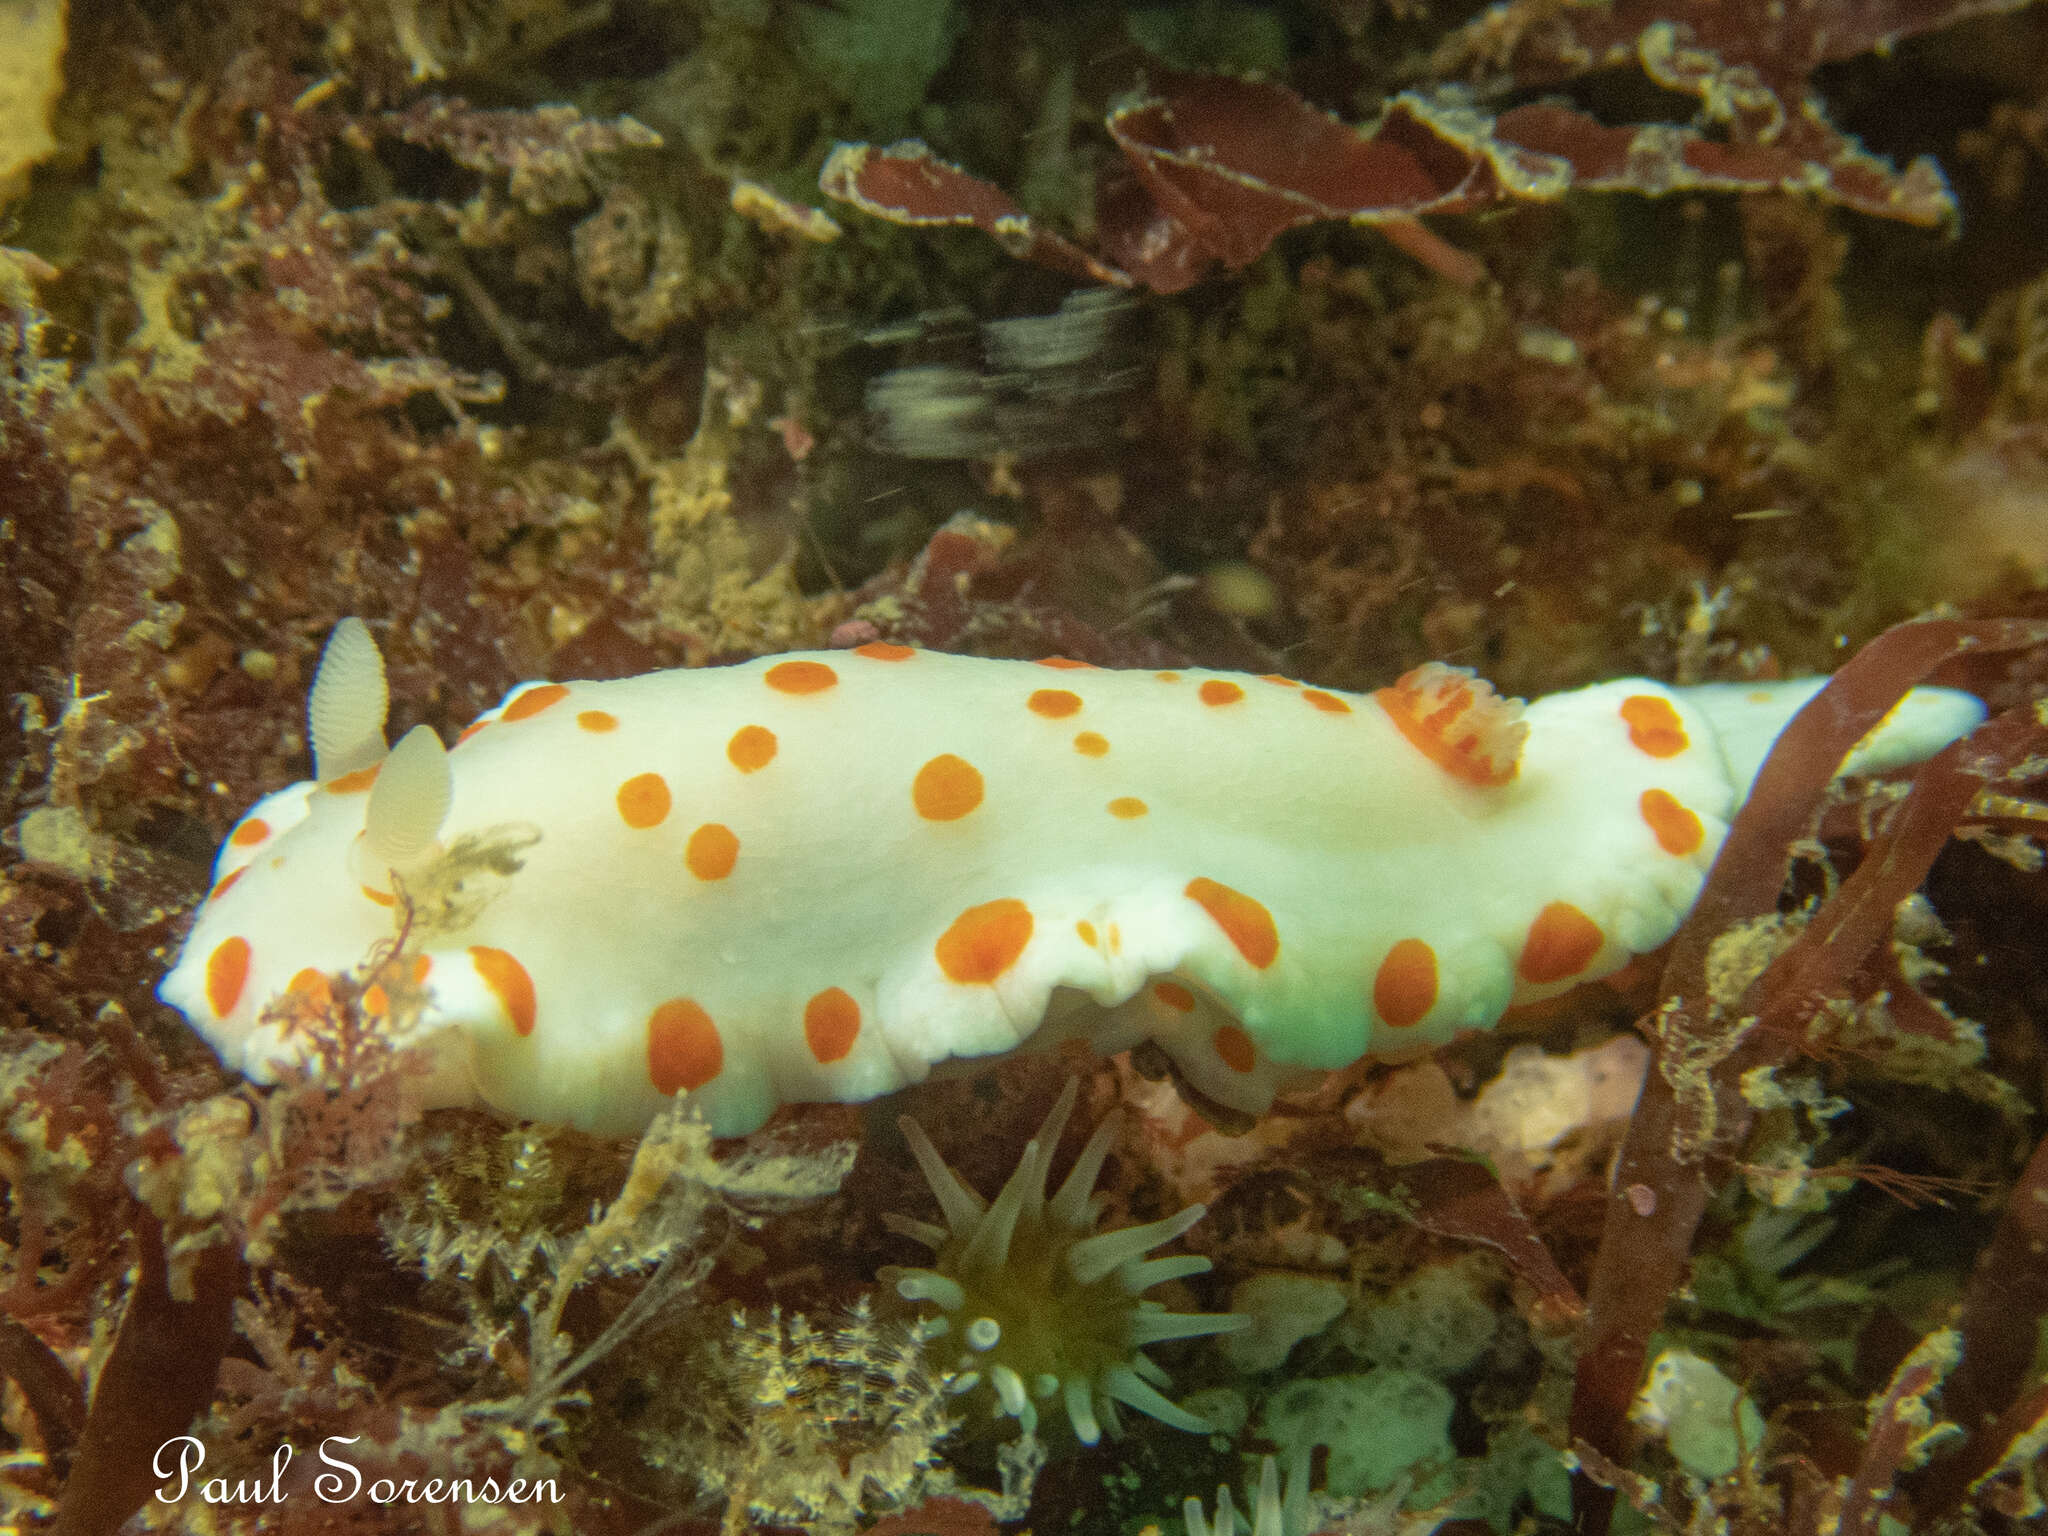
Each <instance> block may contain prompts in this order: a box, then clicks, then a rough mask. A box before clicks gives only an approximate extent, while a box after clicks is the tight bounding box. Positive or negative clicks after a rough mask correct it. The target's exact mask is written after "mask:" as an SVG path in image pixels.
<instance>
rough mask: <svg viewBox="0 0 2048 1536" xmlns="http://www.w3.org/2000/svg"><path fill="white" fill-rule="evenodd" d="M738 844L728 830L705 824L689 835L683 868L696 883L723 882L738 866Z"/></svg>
mask: <svg viewBox="0 0 2048 1536" xmlns="http://www.w3.org/2000/svg"><path fill="white" fill-rule="evenodd" d="M739 857H740V840H739V838H737V837H736V836H734V835H733V830H732V828H730V827H726V826H721V825H720V824H719V823H717V822H715V821H707V822H705V823H704V825H703V826H701V827H699V828H698V829H697V830H696V831H694V832H692V833H691V834H690V841H689V845H688V846H687V847H685V848H684V849H683V864H684V866H685V867H686V868H687V869H688V870H689V871H690V873H691V874H693V875H695V876H696V877H697V878H698V879H699V880H723V879H724V878H725V877H726V876H727V875H729V874H731V873H732V867H733V865H735V864H737V863H738V862H739Z"/></svg>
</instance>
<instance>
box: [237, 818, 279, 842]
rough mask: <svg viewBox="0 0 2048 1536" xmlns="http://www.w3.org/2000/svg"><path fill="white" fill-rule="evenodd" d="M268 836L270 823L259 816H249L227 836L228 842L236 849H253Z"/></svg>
mask: <svg viewBox="0 0 2048 1536" xmlns="http://www.w3.org/2000/svg"><path fill="white" fill-rule="evenodd" d="M269 836H270V823H269V822H267V821H265V820H264V819H263V818H262V817H261V816H251V817H250V818H249V819H248V820H247V821H245V822H243V823H242V824H241V825H240V826H239V827H237V828H235V830H234V831H232V832H230V833H229V834H228V841H229V842H230V843H233V844H234V845H235V846H236V847H237V848H253V847H255V846H256V845H257V844H258V843H260V842H262V841H263V840H264V839H265V838H267V837H269Z"/></svg>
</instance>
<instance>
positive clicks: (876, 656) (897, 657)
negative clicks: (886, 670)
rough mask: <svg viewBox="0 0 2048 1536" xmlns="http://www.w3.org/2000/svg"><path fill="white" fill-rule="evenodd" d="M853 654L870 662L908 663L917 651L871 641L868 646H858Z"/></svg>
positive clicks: (909, 647)
mask: <svg viewBox="0 0 2048 1536" xmlns="http://www.w3.org/2000/svg"><path fill="white" fill-rule="evenodd" d="M853 654H854V655H856V656H865V657H867V658H868V659H869V660H870V661H908V660H909V659H910V658H911V657H913V656H915V655H916V654H917V651H916V649H915V648H914V647H912V646H908V645H891V644H890V643H889V642H888V641H887V640H870V641H869V642H868V643H867V644H866V645H856V646H855V647H854V648H853Z"/></svg>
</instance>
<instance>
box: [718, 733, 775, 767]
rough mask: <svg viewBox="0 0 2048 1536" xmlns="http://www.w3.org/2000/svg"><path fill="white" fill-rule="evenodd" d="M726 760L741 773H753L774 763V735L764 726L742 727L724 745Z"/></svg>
mask: <svg viewBox="0 0 2048 1536" xmlns="http://www.w3.org/2000/svg"><path fill="white" fill-rule="evenodd" d="M725 755H726V759H727V760H728V761H729V762H731V764H732V765H733V767H735V768H737V769H739V771H740V772H741V773H754V772H756V771H757V770H759V769H762V768H766V767H767V766H768V765H769V764H770V763H772V762H774V761H775V733H774V732H773V731H771V730H769V729H768V727H767V726H765V725H743V726H741V727H740V728H739V729H738V730H736V731H734V732H733V733H732V740H731V741H728V742H727V743H726V744H725Z"/></svg>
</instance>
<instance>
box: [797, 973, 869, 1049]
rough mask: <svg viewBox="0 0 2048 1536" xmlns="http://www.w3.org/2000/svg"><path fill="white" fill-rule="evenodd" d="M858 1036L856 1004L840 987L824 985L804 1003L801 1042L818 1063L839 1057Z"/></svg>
mask: <svg viewBox="0 0 2048 1536" xmlns="http://www.w3.org/2000/svg"><path fill="white" fill-rule="evenodd" d="M859 1038H860V1004H859V1003H856V1002H855V1001H854V1000H853V997H852V995H851V994H850V993H848V992H847V991H845V990H844V989H843V988H840V987H827V988H826V989H825V990H824V991H822V992H820V993H819V994H818V995H817V996H816V997H814V998H812V999H811V1000H810V1001H809V1002H808V1003H805V1004H804V1043H805V1044H806V1045H808V1046H809V1047H810V1048H811V1055H812V1057H813V1058H815V1059H816V1060H817V1061H818V1062H820V1063H821V1064H829V1063H831V1062H835V1061H839V1060H841V1059H842V1058H844V1057H845V1055H846V1053H847V1052H848V1051H850V1050H852V1049H853V1042H854V1041H855V1040H857V1039H859Z"/></svg>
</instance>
